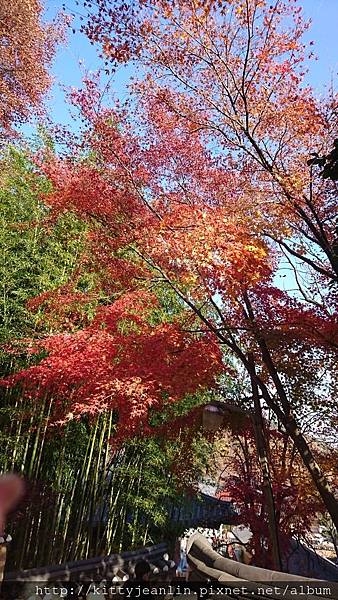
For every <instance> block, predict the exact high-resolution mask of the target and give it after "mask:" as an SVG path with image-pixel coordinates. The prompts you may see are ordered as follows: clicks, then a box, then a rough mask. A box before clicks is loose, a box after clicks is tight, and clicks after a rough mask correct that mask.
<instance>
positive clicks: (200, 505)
mask: <svg viewBox="0 0 338 600" xmlns="http://www.w3.org/2000/svg"><path fill="white" fill-rule="evenodd" d="M170 518H171V520H172V521H174V522H176V523H180V524H182V525H185V526H186V527H212V528H216V527H219V526H220V525H222V524H223V525H232V524H234V523H236V522H237V519H238V515H237V513H236V511H235V509H234V507H233V505H232V504H231V503H230V502H226V501H225V500H219V499H218V498H215V497H213V496H209V495H208V494H200V495H199V496H196V497H194V498H192V499H191V500H190V502H187V503H186V504H184V505H183V506H180V507H176V506H175V507H172V509H171V515H170Z"/></svg>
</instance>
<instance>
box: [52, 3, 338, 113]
mask: <svg viewBox="0 0 338 600" xmlns="http://www.w3.org/2000/svg"><path fill="white" fill-rule="evenodd" d="M300 4H301V6H302V7H303V9H304V14H305V16H306V17H307V18H311V19H312V27H311V29H310V30H309V32H307V34H306V38H307V39H308V40H309V41H310V40H313V41H314V42H315V45H314V47H313V51H314V52H315V54H316V55H317V56H318V61H312V62H311V65H310V73H309V75H308V77H307V81H308V82H309V83H310V84H311V85H313V86H314V87H315V88H316V90H317V92H318V93H325V86H326V85H327V84H328V83H330V82H331V81H332V79H333V81H334V82H336V81H337V73H338V52H337V49H338V44H337V37H338V0H300ZM66 6H67V7H68V9H69V10H72V9H74V10H78V8H77V7H76V6H75V2H74V0H68V2H67V0H66ZM46 8H47V11H46V14H47V18H48V17H50V16H51V15H54V14H55V13H56V12H57V11H58V10H61V8H62V1H60V0H48V1H47V3H46ZM81 63H82V66H81ZM100 65H101V62H100V60H99V59H98V56H97V51H96V49H95V48H94V47H93V46H91V45H90V43H89V42H88V40H87V38H86V37H85V36H84V35H82V34H80V33H76V34H72V32H71V31H70V32H69V37H68V43H67V45H66V46H65V47H63V48H60V49H59V51H58V53H57V56H56V59H55V61H54V66H53V74H54V77H55V84H54V86H53V89H52V97H51V100H50V114H51V116H53V119H54V120H55V121H57V122H60V123H67V122H68V121H69V115H68V109H67V105H66V102H65V99H64V92H62V90H61V89H60V86H62V85H66V86H75V87H76V86H80V84H81V78H82V71H83V70H91V71H95V70H96V69H98V68H99V67H100ZM127 80H128V77H127V72H126V71H125V70H124V69H120V70H119V72H118V73H117V76H116V78H115V86H114V87H115V90H116V92H118V94H119V95H120V96H122V97H123V96H124V95H125V94H126V91H125V84H126V82H127Z"/></svg>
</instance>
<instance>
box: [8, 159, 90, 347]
mask: <svg viewBox="0 0 338 600" xmlns="http://www.w3.org/2000/svg"><path fill="white" fill-rule="evenodd" d="M0 184H1V185H0V206H1V208H0V210H1V213H0V219H1V220H0V248H1V259H0V279H1V295H0V314H1V319H0V323H1V326H0V342H1V343H2V344H3V343H6V342H8V341H10V340H11V339H17V338H20V337H25V336H28V335H31V334H32V331H34V330H35V329H36V328H37V326H38V323H39V318H38V315H36V314H34V313H32V312H31V311H30V310H29V308H28V307H27V301H28V300H29V299H31V298H33V297H35V296H37V295H39V294H40V293H42V292H46V291H48V290H52V289H54V288H56V287H59V286H60V285H63V284H64V283H66V282H67V281H68V280H69V277H70V275H71V273H72V271H73V269H74V267H75V264H76V261H77V259H78V257H79V254H80V253H81V250H82V248H83V243H84V235H85V226H84V224H83V223H81V222H80V221H79V220H78V219H76V218H75V217H74V216H73V215H72V214H69V213H68V214H67V215H65V216H63V217H62V218H60V219H58V220H57V221H56V222H55V223H50V224H49V225H47V223H46V220H47V218H48V217H49V213H48V209H47V208H46V206H45V205H44V204H43V203H42V202H41V200H40V198H41V196H42V195H43V194H44V193H46V192H47V191H48V190H50V187H51V185H50V183H49V182H48V180H47V179H46V178H45V177H43V176H41V175H38V174H37V173H36V169H35V168H34V165H33V164H32V163H31V161H30V160H29V159H28V158H27V157H26V155H25V154H24V153H23V152H20V151H18V150H15V149H10V150H9V151H8V154H7V156H6V157H5V159H3V162H2V173H1V180H0ZM39 327H40V328H41V325H39Z"/></svg>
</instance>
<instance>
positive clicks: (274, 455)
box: [217, 423, 321, 568]
mask: <svg viewBox="0 0 338 600" xmlns="http://www.w3.org/2000/svg"><path fill="white" fill-rule="evenodd" d="M267 438H268V440H269V449H270V450H269V451H270V468H271V472H272V473H271V478H272V487H273V496H274V503H275V511H276V518H277V523H278V531H279V541H280V545H281V548H282V554H283V557H284V564H285V563H286V562H287V557H288V554H289V550H290V547H289V545H290V540H291V538H294V539H298V540H302V539H304V538H306V534H307V533H308V532H309V531H310V530H311V526H312V524H313V521H314V520H315V518H316V516H317V514H318V512H320V510H321V501H320V497H319V495H318V492H316V490H315V489H314V486H313V484H312V482H311V479H310V478H309V476H308V473H307V472H306V470H305V468H304V465H303V464H302V462H301V460H300V458H299V455H297V453H296V452H295V449H294V446H293V444H292V443H290V438H289V437H288V436H287V435H284V434H281V433H279V432H278V431H277V430H274V429H270V428H268V430H267ZM219 453H220V456H221V464H222V473H221V475H220V480H219V489H218V492H217V496H218V497H219V498H222V497H223V496H224V495H225V496H226V497H227V498H229V497H230V498H232V499H233V501H234V503H235V506H236V508H237V510H238V511H239V513H240V515H241V522H243V524H244V525H246V526H248V527H250V531H251V532H252V538H251V540H250V549H251V550H252V551H253V554H254V561H255V564H256V565H257V566H261V567H265V568H273V567H274V564H273V560H272V557H273V554H272V552H271V538H270V535H269V530H268V523H267V521H266V518H265V514H266V506H265V498H264V494H263V493H262V485H261V469H260V467H259V463H258V457H257V454H256V452H255V434H254V431H253V428H252V426H250V424H248V423H247V424H246V425H245V426H244V427H243V425H242V426H241V427H240V428H238V427H237V428H236V429H235V430H232V431H231V437H230V439H229V441H228V447H227V448H226V449H224V448H223V449H222V448H221V447H220V449H219Z"/></svg>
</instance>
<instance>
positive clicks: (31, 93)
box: [0, 0, 66, 135]
mask: <svg viewBox="0 0 338 600" xmlns="http://www.w3.org/2000/svg"><path fill="white" fill-rule="evenodd" d="M42 12H43V8H42V4H41V3H40V2H39V0H24V1H21V0H14V1H13V2H7V1H6V0H2V1H1V2H0V48H1V60H0V97H1V100H0V126H1V131H2V135H7V134H8V133H9V131H10V128H11V125H12V124H13V123H18V122H19V123H20V122H22V121H26V120H27V119H28V117H29V114H30V111H32V110H33V109H34V110H35V111H36V110H37V109H38V107H39V106H40V105H41V102H42V99H43V97H44V95H45V94H46V92H47V90H48V89H49V87H50V84H51V76H50V73H49V71H48V69H49V67H50V64H51V61H52V58H53V56H54V53H55V48H56V45H57V43H59V42H60V41H61V40H62V39H63V37H64V26H65V24H66V20H65V19H64V18H61V16H59V17H58V18H57V19H56V20H55V22H53V23H50V24H46V23H44V22H43V20H42Z"/></svg>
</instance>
